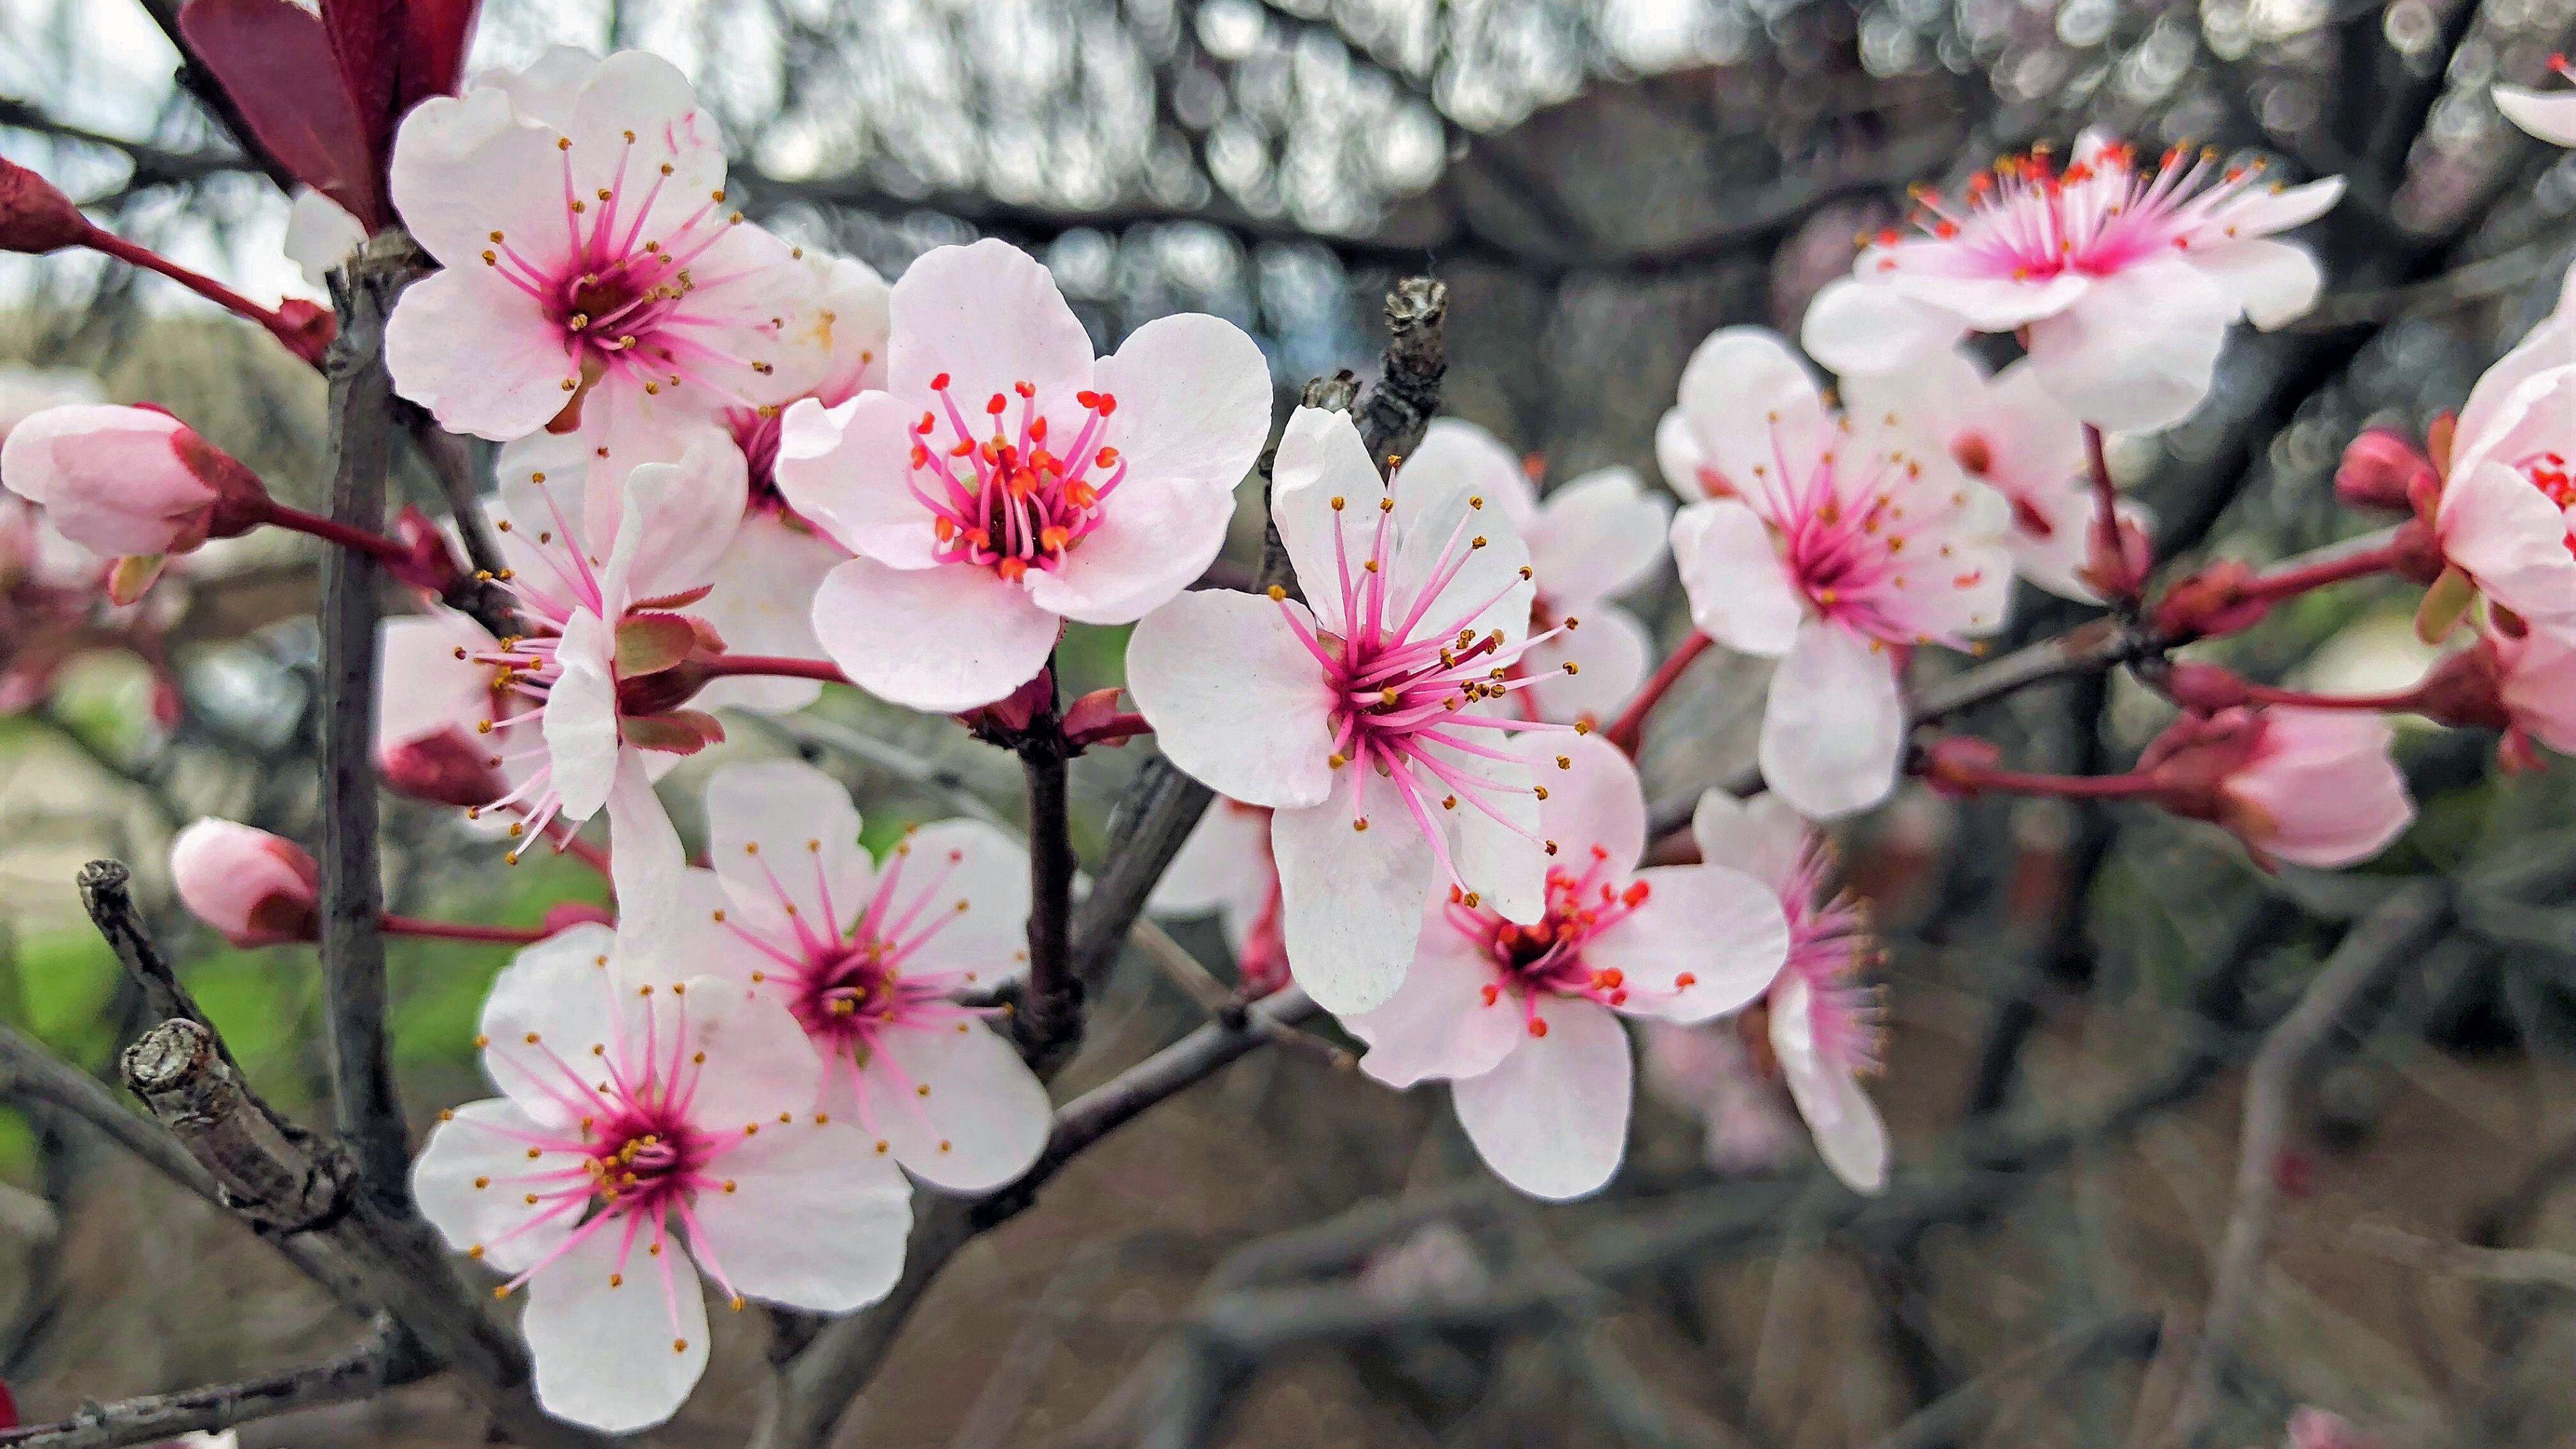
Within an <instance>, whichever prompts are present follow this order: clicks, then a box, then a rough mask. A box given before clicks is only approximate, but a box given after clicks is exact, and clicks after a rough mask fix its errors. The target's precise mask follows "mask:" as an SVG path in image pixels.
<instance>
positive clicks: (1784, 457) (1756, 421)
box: [1681, 327, 1834, 496]
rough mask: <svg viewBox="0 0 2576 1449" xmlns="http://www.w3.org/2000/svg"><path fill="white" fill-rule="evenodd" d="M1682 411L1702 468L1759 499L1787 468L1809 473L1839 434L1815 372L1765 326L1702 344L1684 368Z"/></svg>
mask: <svg viewBox="0 0 2576 1449" xmlns="http://www.w3.org/2000/svg"><path fill="white" fill-rule="evenodd" d="M1681 410H1682V414H1683V416H1684V417H1685V418H1687V419H1688V420H1689V422H1690V428H1691V436H1692V438H1693V439H1695V440H1696V441H1697V442H1698V443H1699V451H1700V461H1701V464H1702V466H1703V467H1706V468H1709V469H1714V470H1715V471H1716V473H1717V475H1718V477H1719V478H1721V479H1723V480H1724V481H1725V482H1726V484H1727V486H1728V487H1730V488H1732V489H1733V490H1735V491H1736V492H1738V493H1741V494H1747V495H1757V496H1758V495H1759V494H1760V493H1761V491H1762V490H1763V488H1764V486H1765V480H1769V482H1771V483H1774V484H1776V483H1777V482H1778V481H1779V473H1780V471H1781V470H1782V469H1783V468H1786V469H1787V470H1788V471H1789V473H1790V474H1792V475H1793V476H1795V477H1799V478H1804V477H1805V476H1806V474H1807V472H1808V470H1809V469H1810V468H1812V467H1813V466H1814V465H1815V461H1816V459H1817V458H1818V457H1819V456H1820V455H1821V454H1822V453H1823V452H1824V450H1825V449H1826V448H1828V447H1830V446H1832V442H1833V437H1834V429H1833V425H1832V419H1831V418H1830V417H1829V416H1828V414H1827V413H1826V410H1825V400H1824V394H1823V393H1822V392H1820V391H1818V389H1817V387H1816V379H1815V377H1814V375H1813V374H1811V373H1809V372H1808V371H1807V365H1806V364H1805V363H1803V362H1800V361H1799V360H1798V357H1797V354H1795V353H1793V352H1791V351H1790V350H1789V349H1788V347H1787V345H1786V344H1784V343H1782V342H1781V341H1780V339H1779V338H1778V337H1777V336H1775V335H1773V334H1772V333H1770V332H1768V331H1765V330H1764V329H1762V328H1759V327H1727V328H1722V329H1720V330H1719V331H1717V332H1713V333H1711V334H1709V336H1708V338H1707V340H1705V341H1703V342H1701V343H1700V345H1699V347H1698V348H1697V349H1696V350H1694V351H1693V352H1692V353H1691V358H1690V363H1689V365H1688V366H1686V367H1684V368H1683V369H1682V381H1681Z"/></svg>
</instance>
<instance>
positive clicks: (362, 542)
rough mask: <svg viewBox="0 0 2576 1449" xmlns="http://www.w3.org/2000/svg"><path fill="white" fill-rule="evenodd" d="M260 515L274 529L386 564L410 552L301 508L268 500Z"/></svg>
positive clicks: (381, 537) (401, 559)
mask: <svg viewBox="0 0 2576 1449" xmlns="http://www.w3.org/2000/svg"><path fill="white" fill-rule="evenodd" d="M260 516H261V518H262V519H263V520H264V521H266V522H267V523H269V524H271V525H273V526H275V527H278V528H286V529H292V530H294V531H295V532H297V533H309V534H311V535H313V536H314V537H315V538H318V539H321V540H322V541H323V542H325V543H333V544H338V545H339V546H340V547H342V548H346V549H355V550H356V551H357V552H359V553H363V554H367V555H370V556H372V557H374V558H377V559H380V560H382V561H384V562H386V563H395V564H398V563H404V562H408V561H409V560H410V558H411V554H410V552H409V551H408V550H406V549H405V548H404V547H403V546H402V545H401V544H399V543H396V542H394V541H393V540H392V539H390V538H387V537H385V536H384V535H383V534H381V533H370V532H368V531H367V530H365V529H363V528H360V527H358V526H356V525H355V524H348V523H342V522H340V521H339V520H338V519H336V518H325V517H323V516H322V515H321V514H318V513H307V512H305V511H304V510H303V509H301V508H289V507H287V506H286V505H285V504H283V503H279V502H277V501H276V500H274V499H271V500H269V502H268V503H267V505H266V506H264V507H263V508H262V509H261V510H260Z"/></svg>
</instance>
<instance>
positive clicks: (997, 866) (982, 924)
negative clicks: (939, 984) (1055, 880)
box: [888, 820, 1029, 987]
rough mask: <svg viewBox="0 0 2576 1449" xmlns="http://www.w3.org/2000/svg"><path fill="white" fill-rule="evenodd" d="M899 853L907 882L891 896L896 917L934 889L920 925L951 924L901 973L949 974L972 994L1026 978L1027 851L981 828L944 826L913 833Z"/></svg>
mask: <svg viewBox="0 0 2576 1449" xmlns="http://www.w3.org/2000/svg"><path fill="white" fill-rule="evenodd" d="M897 849H899V850H903V851H904V852H905V855H904V857H903V871H904V878H903V879H902V880H901V881H899V882H897V884H896V888H895V890H894V892H893V898H894V900H895V901H896V902H899V903H901V904H898V905H896V906H894V907H893V909H895V910H896V911H897V912H898V913H899V912H900V911H901V910H902V909H903V906H904V905H908V904H909V903H910V902H912V901H914V900H917V899H919V898H920V896H919V892H922V891H925V890H933V889H935V890H936V894H935V895H933V896H932V897H931V899H930V903H929V904H928V905H926V906H924V907H923V910H922V916H921V918H920V920H921V921H922V922H926V921H928V920H930V919H932V918H933V917H935V916H936V915H938V914H941V913H945V915H946V916H947V918H948V921H947V924H946V925H943V926H941V927H940V928H939V931H938V934H936V935H934V936H932V937H930V938H929V939H928V940H926V941H923V942H922V943H921V944H919V945H918V946H916V947H914V948H913V951H912V954H911V955H909V956H907V957H905V958H904V969H905V970H907V971H910V972H916V973H919V972H949V973H954V974H955V975H956V976H957V977H958V979H959V980H961V981H963V982H964V983H965V984H966V985H967V986H970V987H988V986H996V985H999V984H1000V983H1002V982H1004V981H1007V980H1010V979H1012V978H1014V977H1017V976H1019V975H1021V974H1023V973H1025V972H1026V971H1027V970H1028V967H1029V852H1028V850H1027V848H1026V847H1024V846H1022V845H1021V844H1020V843H1019V842H1018V841H1016V840H1013V839H1012V838H1010V837H1009V836H1007V835H1004V834H1003V833H1002V832H1001V831H999V830H996V829H994V828H993V827H992V826H990V825H987V824H985V823H984V822H983V821H981V820H942V821H940V822H938V823H936V824H933V825H925V826H922V827H921V828H920V829H918V830H916V831H914V832H913V833H912V835H911V836H910V837H909V838H908V839H906V840H905V841H904V843H903V844H902V845H901V846H898V847H897ZM892 865H893V862H891V861H889V862H888V868H889V869H891V868H892ZM917 924H918V923H917ZM916 928H917V926H916Z"/></svg>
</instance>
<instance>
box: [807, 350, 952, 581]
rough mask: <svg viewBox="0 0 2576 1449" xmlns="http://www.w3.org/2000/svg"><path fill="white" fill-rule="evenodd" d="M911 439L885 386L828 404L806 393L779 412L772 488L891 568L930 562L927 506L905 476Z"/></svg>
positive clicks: (845, 543)
mask: <svg viewBox="0 0 2576 1449" xmlns="http://www.w3.org/2000/svg"><path fill="white" fill-rule="evenodd" d="M912 446H913V439H912V432H911V420H910V419H909V418H908V417H907V416H906V415H905V411H904V405H903V404H902V403H900V402H897V401H896V400H895V399H894V398H892V397H891V396H889V395H887V394H885V393H881V392H868V393H861V394H859V395H858V396H857V397H854V398H852V399H850V400H849V401H848V402H845V403H843V404H841V405H840V406H839V407H836V408H831V409H826V408H825V407H824V406H823V405H822V404H821V403H819V402H816V401H815V400H813V399H812V398H807V399H805V400H804V401H802V402H799V403H797V404H796V405H794V406H793V407H790V408H789V409H788V410H787V413H786V416H785V417H784V418H782V419H781V420H780V424H779V431H778V462H777V465H776V467H775V469H774V470H773V471H774V473H775V476H776V477H777V479H778V491H779V492H780V493H781V494H783V495H784V496H785V497H786V499H787V502H788V506H790V507H792V508H794V509H795V510H796V511H797V513H799V514H800V515H802V516H804V517H805V518H808V519H811V520H812V521H813V523H814V525H815V526H816V527H818V528H820V529H822V530H823V531H824V532H825V533H828V534H830V535H831V536H832V538H833V539H834V541H836V542H838V543H839V544H840V545H841V546H842V547H843V548H846V549H848V550H850V551H851V552H852V553H856V554H862V555H865V556H866V557H868V558H872V559H875V560H876V561H877V562H879V563H882V564H885V565H887V566H888V567H890V568H899V569H926V568H933V567H936V566H937V565H938V563H939V555H938V552H937V546H938V538H937V537H936V535H934V534H933V533H932V532H931V515H930V510H929V508H927V507H926V506H924V505H923V503H922V501H921V500H920V499H919V498H917V497H915V496H914V494H913V491H912V485H911V483H910V482H909V481H908V478H909V467H910V464H909V459H910V457H911V453H912Z"/></svg>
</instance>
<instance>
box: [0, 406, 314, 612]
mask: <svg viewBox="0 0 2576 1449" xmlns="http://www.w3.org/2000/svg"><path fill="white" fill-rule="evenodd" d="M0 484H5V485H6V486H7V487H8V489H9V491H10V492H12V493H15V494H17V495H18V496H19V497H21V498H24V499H26V500H27V501H28V502H30V503H33V504H35V505H36V506H38V507H40V508H42V509H44V511H45V517H46V519H47V521H48V522H49V523H50V524H51V525H52V526H53V527H54V528H55V529H57V530H58V531H60V532H61V534H62V536H63V537H65V538H67V539H69V540H71V541H72V542H73V543H76V544H78V545H80V546H81V547H83V548H86V549H89V550H91V551H92V552H94V553H98V554H102V555H107V556H110V557H120V558H126V559H131V560H134V561H135V563H134V565H133V566H131V567H121V568H120V569H119V570H118V578H117V580H116V582H115V584H114V586H113V590H112V591H113V593H114V596H115V598H116V600H117V602H119V603H130V602H132V601H133V600H134V599H135V598H137V597H139V596H140V595H141V594H142V591H143V589H144V588H145V587H147V586H148V585H149V584H150V583H151V581H152V579H153V578H154V577H156V576H157V575H158V574H159V572H160V568H161V562H162V560H163V559H164V557H165V556H167V555H170V554H180V553H188V552H191V551H193V550H195V549H196V548H198V547H199V546H201V545H203V544H204V543H205V541H206V540H207V539H209V538H233V537H237V536H239V535H241V534H244V533H247V532H249V531H250V530H251V529H253V528H256V527H258V526H259V525H260V524H262V523H264V522H268V521H269V520H270V518H271V516H272V508H271V505H270V499H269V496H268V490H267V488H266V487H265V486H264V485H262V484H261V482H260V481H259V477H258V475H256V474H254V473H252V472H251V471H250V469H248V468H246V467H244V466H242V464H241V463H240V461H239V460H237V459H235V458H233V457H231V456H230V455H229V454H227V453H225V452H224V451H223V450H222V449H220V448H217V447H216V446H214V445H213V444H212V443H209V442H207V441H206V440H205V439H204V438H202V437H199V436H198V435H197V432H196V430H195V429H193V428H190V427H189V426H188V425H187V424H185V423H183V422H180V421H179V420H178V419H177V418H174V417H172V416H170V415H169V414H168V413H165V412H162V411H160V410H159V409H157V408H141V407H119V406H114V405H110V404H72V405H68V406H63V407H53V408H47V409H45V410H44V411H42V412H39V413H36V414H34V415H33V416H31V417H28V418H25V419H23V420H21V421H19V422H18V423H17V424H16V426H14V427H12V428H10V429H9V430H8V439H7V441H6V442H0Z"/></svg>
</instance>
